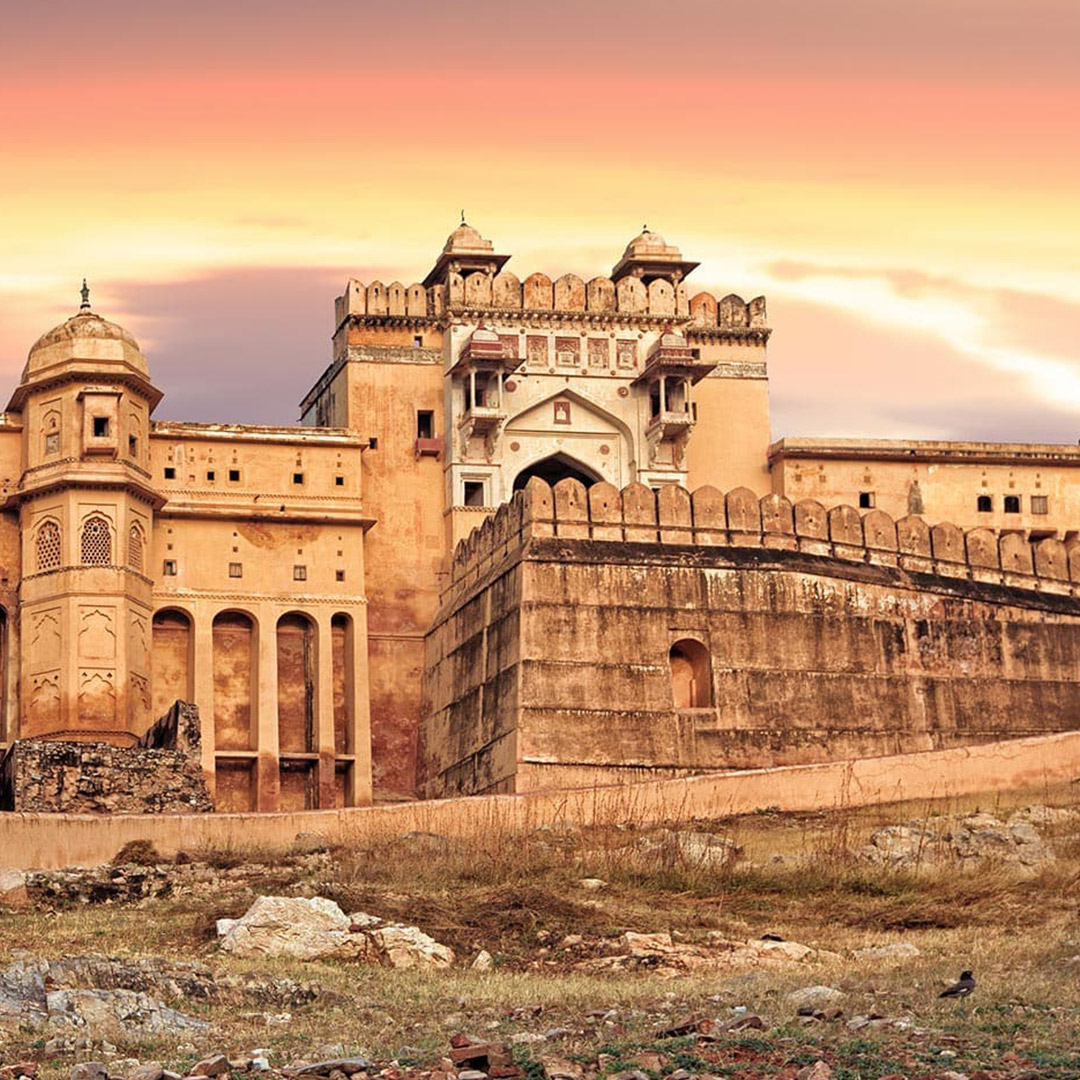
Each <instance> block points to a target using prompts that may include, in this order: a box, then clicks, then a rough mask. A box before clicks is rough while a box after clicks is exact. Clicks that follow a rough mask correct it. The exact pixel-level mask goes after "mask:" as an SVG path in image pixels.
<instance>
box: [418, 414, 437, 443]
mask: <svg viewBox="0 0 1080 1080" xmlns="http://www.w3.org/2000/svg"><path fill="white" fill-rule="evenodd" d="M416 437H417V438H418V439H433V438H435V413H434V412H432V410H431V409H418V410H417V412H416Z"/></svg>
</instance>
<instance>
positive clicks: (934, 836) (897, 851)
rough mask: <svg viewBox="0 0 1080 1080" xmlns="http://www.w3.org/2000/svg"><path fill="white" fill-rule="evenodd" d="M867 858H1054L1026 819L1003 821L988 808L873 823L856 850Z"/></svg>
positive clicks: (1022, 861)
mask: <svg viewBox="0 0 1080 1080" xmlns="http://www.w3.org/2000/svg"><path fill="white" fill-rule="evenodd" d="M859 856H860V857H861V858H862V859H864V860H866V861H867V862H872V863H877V864H880V865H884V866H891V867H898V868H905V869H908V868H912V869H913V868H917V867H920V866H922V867H931V866H939V865H941V864H943V863H953V864H957V865H959V866H964V865H977V864H979V863H981V862H986V861H994V862H1001V863H1007V864H1012V865H1015V866H1022V867H1033V866H1037V865H1039V864H1040V863H1044V862H1047V861H1049V860H1051V859H1053V858H1054V853H1053V851H1052V850H1051V848H1050V847H1049V846H1048V845H1047V844H1046V843H1045V842H1044V841H1043V839H1042V837H1041V836H1040V835H1039V833H1038V831H1037V830H1036V829H1035V827H1034V826H1033V825H1032V824H1031V823H1030V821H1027V820H1023V819H1017V820H1015V821H1010V823H1008V824H1006V823H1005V822H1003V821H1000V820H999V819H998V818H996V817H993V816H992V815H990V814H982V813H977V814H967V815H963V816H959V817H946V818H936V819H930V820H928V821H912V822H908V823H907V824H906V825H889V826H886V827H885V828H883V829H878V830H877V831H876V832H875V833H873V834H872V836H871V837H870V842H869V843H868V844H865V845H864V846H863V847H862V848H860V850H859Z"/></svg>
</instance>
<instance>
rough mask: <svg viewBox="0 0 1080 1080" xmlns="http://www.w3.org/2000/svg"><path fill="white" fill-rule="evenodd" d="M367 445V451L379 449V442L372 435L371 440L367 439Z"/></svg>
mask: <svg viewBox="0 0 1080 1080" xmlns="http://www.w3.org/2000/svg"><path fill="white" fill-rule="evenodd" d="M367 444H368V449H369V450H378V449H379V440H378V439H377V438H376V437H375V436H374V435H372V436H371V438H369V439H368V441H367Z"/></svg>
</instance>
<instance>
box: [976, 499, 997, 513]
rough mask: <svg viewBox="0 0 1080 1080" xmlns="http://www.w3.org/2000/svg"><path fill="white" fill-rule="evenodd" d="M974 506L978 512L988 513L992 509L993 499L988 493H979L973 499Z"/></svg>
mask: <svg viewBox="0 0 1080 1080" xmlns="http://www.w3.org/2000/svg"><path fill="white" fill-rule="evenodd" d="M975 507H976V509H977V510H978V511H979V513H980V514H989V513H990V511H991V510H993V509H994V499H993V497H992V496H990V495H980V496H979V497H978V498H977V499H976V500H975Z"/></svg>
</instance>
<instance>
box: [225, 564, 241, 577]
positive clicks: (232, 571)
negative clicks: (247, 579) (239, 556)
mask: <svg viewBox="0 0 1080 1080" xmlns="http://www.w3.org/2000/svg"><path fill="white" fill-rule="evenodd" d="M243 576H244V564H243V563H238V562H231V563H229V577H243Z"/></svg>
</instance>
